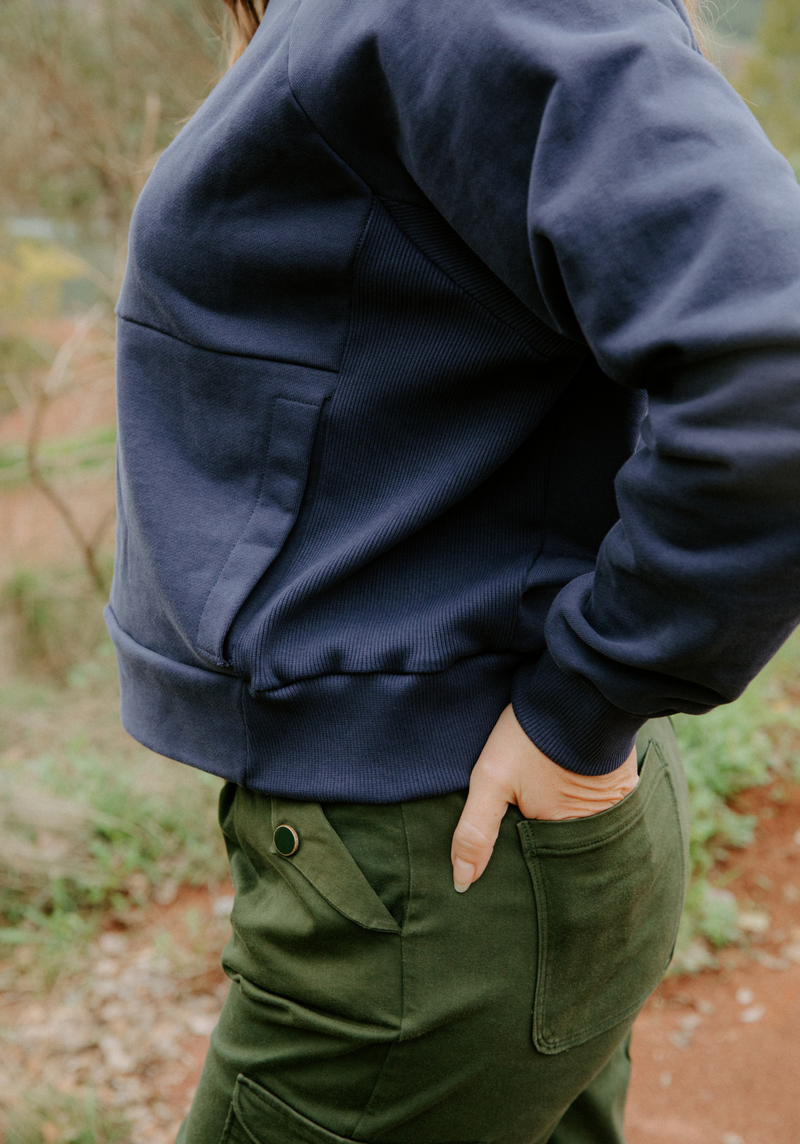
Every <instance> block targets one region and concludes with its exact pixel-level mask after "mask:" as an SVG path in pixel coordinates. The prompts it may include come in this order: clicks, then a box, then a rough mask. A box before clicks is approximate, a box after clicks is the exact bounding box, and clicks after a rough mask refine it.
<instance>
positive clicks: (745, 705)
mask: <svg viewBox="0 0 800 1144" xmlns="http://www.w3.org/2000/svg"><path fill="white" fill-rule="evenodd" d="M673 722H674V725H675V730H676V732H677V735H678V741H679V743H680V746H681V753H682V754H683V759H684V763H685V766H686V777H687V780H688V783H689V794H690V799H691V807H692V819H691V844H690V856H691V871H692V880H691V886H690V889H689V895H688V900H687V907H686V912H685V914H684V919H683V923H682V926H681V933H680V936H679V939H678V945H677V950H676V961H675V969H676V970H683V969H689V970H691V969H693V968H702V967H703V966H704V965H705V964H707V963H709V960H710V959H709V958H708V956H706V955H704V951H703V948H702V946H698V944H697V939H698V938H703V939H706V940H707V941H708V942H710V944H711V946H712V947H720V946H724V945H727V944H729V943H730V942H733V941H737V940H746V937H745V935H744V934H743V932H742V930H741V928H740V926H739V910H738V906H737V902H736V898H735V897H734V895H733V893H732V892H731V891H730V890H728V889H727V888H725V887H724V886H720V885H718V884H717V879H716V878H715V876H714V867H715V864H716V863H717V862H719V861H720V860H721V859H723V858H725V857H726V855H727V851H728V849H729V848H734V849H735V848H739V847H743V846H747V845H748V844H749V843H750V842H752V840H753V832H754V830H755V827H756V825H757V820H756V818H755V817H754V816H753V815H748V814H741V813H739V812H738V811H736V810H734V809H733V807H732V806H731V801H730V800H731V799H732V798H733V797H734V796H735V795H737V794H739V793H740V792H741V791H744V790H750V789H752V788H753V787H758V786H764V785H765V784H767V783H769V782H773V781H774V780H777V779H782V780H784V781H787V782H797V781H798V780H800V633H797V634H795V635H794V636H793V637H792V638H791V639H790V640H789V642H788V643H787V644H785V645H784V647H783V648H782V649H781V650H780V652H779V653H778V654H777V656H775V658H774V659H773V660H772V662H771V663H770V664H768V666H767V667H766V668H765V669H764V671H762V672H761V674H760V675H759V676H758V677H757V678H756V679H755V680H754V681H753V682H752V683H751V684H750V686H749V687H748V689H747V690H746V691H745V693H744V695H742V696H741V697H740V698H739V699H738V700H737V701H736V702H735V703H731V704H728V705H726V706H724V707H717V708H716V709H715V710H714V711H710V712H709V713H708V714H707V715H703V716H701V717H700V718H695V717H692V716H690V715H678V716H675V717H674V719H673Z"/></svg>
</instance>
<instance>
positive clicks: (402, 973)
mask: <svg viewBox="0 0 800 1144" xmlns="http://www.w3.org/2000/svg"><path fill="white" fill-rule="evenodd" d="M400 817H401V819H402V822H403V837H404V838H405V842H406V857H407V864H408V898H407V902H406V913H407V912H408V906H409V905H410V902H411V851H410V848H409V845H408V830H407V829H406V815H405V809H404V807H403V804H402V802H401V803H400ZM405 922H406V918H405V916H404V917H403V925H402V926H401V927H400V933H399V934H398V939H399V942H400V1027H399V1030H398V1033H397V1037H396V1039H395V1040H394V1041H392V1043H391V1044H390V1045H388V1046H387V1049H386V1056H385V1057H384V1058H383V1064H382V1065H381V1067H380V1071H379V1073H378V1075H377V1077H376V1078H375V1084H374V1085H373V1087H372V1092H371V1093H370V1094H369V1099H368V1100H367V1102H366V1104H365V1105H364V1111H363V1112H362V1113H361V1116H360V1117H359V1118H358V1121H357V1123H356V1126H355V1128H354V1129H353V1131H352V1136H353V1137H355V1138H356V1139H357V1138H358V1134H359V1129H360V1128H361V1125H362V1124H363V1122H364V1121H365V1120H366V1118H367V1116H368V1115H369V1113H370V1111H371V1106H372V1103H373V1101H374V1100H375V1096H376V1093H377V1092H378V1088H379V1086H380V1083H381V1080H382V1079H383V1076H384V1073H385V1072H386V1070H387V1068H388V1066H389V1059H390V1058H391V1055H392V1052H393V1051H394V1049H395V1048H396V1047H397V1046H398V1045H399V1044H400V1043H401V1042H402V1040H403V1024H404V1021H405V1004H406V981H405V944H406V943H405V933H404V930H405Z"/></svg>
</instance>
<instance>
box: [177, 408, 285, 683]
mask: <svg viewBox="0 0 800 1144" xmlns="http://www.w3.org/2000/svg"><path fill="white" fill-rule="evenodd" d="M278 400H279V397H274V398H273V400H272V408H271V410H270V418H269V436H268V437H267V442H266V448H265V449H264V465H263V468H262V470H261V481H260V482H259V486H258V496H257V497H256V499H255V503H254V505H253V509H252V512H251V513H250V515H249V516H248V518H247V523H246V524H245V526H244V528H243V529H242V530H241V532H240V533H239V535H238V536H237V537H236V539H235V540H234V542H233V544H232V545H231V546H230V548H229V549H228V553H227V555H226V557H225V559H224V560H223V562H222V565H221V567H220V570H219V572H218V573H217V576H216V579H215V580H214V583H213V584H212V585H211V587H210V588H209V589H208V593H207V594H206V598H205V599H204V600H203V606H202V608H201V609H200V620H199V622H198V625H197V646H198V647H199V648H200V650H201V651H204V652H206V654H207V655H211V656H214V657H216V652H215V651H214V650H213V649H212V648H205V647H203V645H202V644H201V643H200V626H201V625H202V623H203V617H204V616H205V612H206V608H207V607H208V601H209V600H210V599H211V595H212V593H213V592H214V590H215V589H216V587H217V585H218V584H219V582H220V580H221V579H222V575H223V573H224V571H225V569H226V568H227V567H228V561H229V560H230V558H231V556H232V555H233V553H234V551H235V550H236V547H237V545H238V544H239V543H240V542H241V539H242V537H243V536H244V535H245V533H246V532H247V530H248V528H249V527H250V525H251V523H252V520H253V517H254V516H255V515H256V513H257V512H258V506H259V505H260V504H261V498H262V496H263V495H264V485H265V483H266V480H267V467H268V463H269V447H270V444H271V442H272V434H273V431H274V429H275V406H276V405H277V403H278ZM284 400H287V399H286V398H284ZM304 404H308V403H307V402H304ZM220 656H222V648H220ZM223 665H224V666H225V667H230V664H228V663H225V660H224V658H223V659H222V660H221V663H220V666H223Z"/></svg>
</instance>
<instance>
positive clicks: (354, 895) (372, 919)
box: [270, 795, 400, 933]
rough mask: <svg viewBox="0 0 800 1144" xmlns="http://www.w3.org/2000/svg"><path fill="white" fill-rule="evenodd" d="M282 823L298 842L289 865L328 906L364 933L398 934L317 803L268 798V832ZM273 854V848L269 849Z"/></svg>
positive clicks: (395, 925)
mask: <svg viewBox="0 0 800 1144" xmlns="http://www.w3.org/2000/svg"><path fill="white" fill-rule="evenodd" d="M283 822H286V823H288V824H289V825H290V826H293V827H294V828H295V829H296V830H297V832H298V834H299V836H300V839H301V842H300V847H299V849H298V850H297V852H296V853H295V854H292V855H291V857H289V858H285V859H284V861H286V862H291V863H292V865H293V866H296V867H297V869H298V870H299V871H300V873H301V874H303V875H304V876H305V877H306V878H307V879H308V880H309V882H310V883H311V885H312V886H313V887H314V889H315V890H316V891H317V893H319V894H321V895H322V897H323V898H324V899H325V901H326V902H328V903H329V905H331V906H333V908H334V909H335V910H338V911H339V913H340V914H344V916H345V917H346V918H349V919H350V921H352V922H356V923H357V924H358V925H360V926H363V927H364V928H365V929H372V930H380V931H381V932H382V933H400V926H399V925H398V924H397V922H396V921H395V920H394V918H393V917H392V915H391V914H390V913H389V911H388V910H387V908H386V906H385V905H384V904H383V902H382V901H381V900H380V898H379V897H378V895H377V894H376V893H375V891H374V890H373V888H372V886H370V884H369V882H368V881H367V879H366V878H365V877H364V875H363V874H362V873H361V870H360V869H359V868H358V865H357V863H356V861H355V859H354V858H353V856H352V854H351V853H350V851H349V850H348V849H347V847H346V846H345V844H344V843H343V842H342V840H341V838H340V837H339V835H338V834H337V833H336V831H335V830H334V829H333V827H332V826H331V824H330V823H329V822H328V820H327V818H326V817H325V812H324V810H323V809H322V807H321V806H320V805H319V803H318V802H293V801H290V800H289V799H280V798H277V797H276V796H274V795H273V797H272V829H273V831H274V830H275V828H276V827H278V826H280V825H281V823H283ZM270 850H271V851H272V853H273V854H277V853H278V851H277V850H276V849H275V846H274V844H273V845H272V846H270Z"/></svg>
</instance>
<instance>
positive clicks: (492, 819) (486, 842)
mask: <svg viewBox="0 0 800 1144" xmlns="http://www.w3.org/2000/svg"><path fill="white" fill-rule="evenodd" d="M508 802H509V800H508V797H507V796H506V792H505V789H504V787H503V786H502V785H501V783H500V782H499V781H498V780H497V778H496V777H494V776H492V775H491V774H490V773H487V772H486V771H485V770H484V769H483V768H482V767H481V765H480V763H478V765H477V766H476V767H475V768H474V770H473V772H472V777H471V779H470V783H469V794H468V795H467V801H466V803H465V804H464V809H463V811H462V813H461V818H459V820H458V826H457V827H456V829H455V833H454V834H453V845H452V847H451V849H450V857H451V859H452V862H453V882H454V884H455V888H456V890H457V891H458V893H459V894H463V893H464V892H465V891H466V890H468V889H469V888H470V886H471V885H472V883H473V882H474V881H476V880H477V879H478V878H480V876H481V874H482V873H483V871H484V870H485V869H486V866H487V863H488V861H489V859H490V858H491V856H492V851H493V850H494V844H495V842H496V841H497V835H498V832H499V830H500V823H501V822H502V821H503V815H504V814H505V812H506V810H507V809H508Z"/></svg>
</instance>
